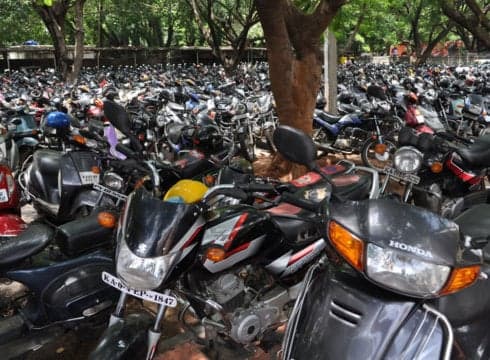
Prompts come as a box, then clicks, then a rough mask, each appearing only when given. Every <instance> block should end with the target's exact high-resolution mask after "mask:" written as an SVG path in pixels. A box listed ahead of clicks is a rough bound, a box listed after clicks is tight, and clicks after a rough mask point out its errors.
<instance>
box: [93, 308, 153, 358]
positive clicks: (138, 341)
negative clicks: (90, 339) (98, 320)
mask: <svg viewBox="0 0 490 360" xmlns="http://www.w3.org/2000/svg"><path fill="white" fill-rule="evenodd" d="M152 322H153V319H152V318H151V316H149V315H148V314H145V313H135V314H131V315H128V316H126V317H125V318H124V319H122V320H121V321H118V322H116V323H114V324H113V325H111V326H109V327H108V328H107V329H106V330H105V331H104V333H103V334H102V336H101V338H100V339H99V343H98V345H97V347H96V348H95V349H94V350H93V351H92V352H91V353H90V356H89V359H90V360H116V359H141V358H144V357H145V356H146V352H147V334H148V329H149V328H150V327H151V324H152Z"/></svg>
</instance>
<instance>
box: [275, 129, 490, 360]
mask: <svg viewBox="0 0 490 360" xmlns="http://www.w3.org/2000/svg"><path fill="white" fill-rule="evenodd" d="M299 142H301V143H303V144H305V145H306V144H307V143H308V142H309V143H310V144H311V141H310V140H309V139H308V137H307V136H304V137H302V138H298V139H297V140H296V143H299ZM309 146H310V147H312V146H313V144H311V145H309ZM307 147H308V146H307ZM304 154H311V152H307V151H303V153H302V154H300V153H292V154H291V156H290V157H289V159H290V160H293V161H295V162H299V163H302V164H305V165H308V164H311V160H312V159H309V158H306V157H305V156H304ZM489 218H490V205H488V204H480V205H478V206H476V207H473V208H470V209H469V210H467V211H465V212H464V213H463V214H461V215H460V216H458V217H457V218H456V219H455V220H454V222H453V221H451V220H448V219H445V218H442V217H440V216H439V215H437V214H434V213H432V212H429V211H427V210H425V209H422V208H418V207H414V206H411V205H408V204H404V203H400V202H397V201H394V200H392V199H388V198H380V199H374V200H373V199H370V200H365V201H349V202H338V201H335V199H334V198H333V199H332V201H331V202H330V206H329V212H328V218H327V217H326V218H325V219H328V220H326V222H325V226H324V229H325V230H326V234H325V238H326V239H328V241H327V242H328V246H327V249H326V255H325V256H324V258H323V259H322V260H321V261H320V262H318V264H317V265H316V266H313V267H311V268H310V270H309V272H308V274H307V275H306V277H305V281H304V283H303V287H302V289H301V290H300V294H299V296H298V299H297V301H296V304H295V308H294V309H293V312H292V315H291V317H290V319H289V322H288V328H287V331H286V335H285V339H284V343H283V359H309V360H311V359H360V358H362V359H449V358H450V357H451V355H454V356H456V357H458V358H459V357H462V358H472V359H488V358H489V356H490V346H489V345H490V344H489V339H488V322H489V320H490V301H489V300H490V283H489V282H488V281H478V280H486V279H487V278H488V273H489V271H490V266H489V263H490V246H489V245H488V240H489V239H488V234H489V233H490V232H489V229H490V227H489V226H490V223H489V222H488V219H489Z"/></svg>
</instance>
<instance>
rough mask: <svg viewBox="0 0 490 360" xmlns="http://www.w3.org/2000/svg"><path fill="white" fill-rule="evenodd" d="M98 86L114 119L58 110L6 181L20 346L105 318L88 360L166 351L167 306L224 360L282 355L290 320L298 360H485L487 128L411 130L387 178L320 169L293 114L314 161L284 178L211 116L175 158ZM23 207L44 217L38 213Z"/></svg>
mask: <svg viewBox="0 0 490 360" xmlns="http://www.w3.org/2000/svg"><path fill="white" fill-rule="evenodd" d="M104 80H105V79H102V81H104ZM374 90H375V91H373V90H371V91H370V94H375V95H376V94H377V91H379V89H374ZM100 93H101V95H102V96H104V100H103V101H97V102H96V104H95V105H96V107H97V108H98V109H99V110H100V112H99V114H100V116H99V117H98V119H89V120H88V121H86V123H84V122H83V121H79V122H77V120H76V119H75V117H74V116H70V115H68V114H67V113H66V112H65V111H66V109H61V108H60V109H59V110H61V111H59V110H58V109H57V110H58V111H52V112H48V113H46V114H45V116H43V118H42V120H41V123H42V126H41V129H42V136H43V137H44V138H45V139H46V140H42V144H41V145H42V146H41V147H40V148H38V149H36V151H35V152H34V153H33V154H32V155H28V156H26V158H25V160H24V161H23V162H22V165H21V166H20V167H18V168H16V167H15V166H14V165H12V167H10V169H7V170H6V172H5V175H4V176H2V178H1V181H0V187H1V189H0V200H1V199H6V200H5V201H0V205H2V206H3V205H4V204H6V205H5V207H3V209H2V212H1V215H0V216H1V217H2V226H3V224H4V223H5V224H7V226H6V227H5V228H2V230H3V231H4V232H2V237H1V246H0V253H2V254H1V256H0V262H1V263H0V267H1V269H2V270H1V271H2V272H3V273H4V274H3V276H2V277H3V278H5V279H8V280H5V283H6V284H9V283H10V282H12V281H14V282H17V283H21V284H23V285H24V288H23V291H22V293H21V294H16V296H14V297H9V298H8V299H5V300H4V303H3V304H2V313H3V319H2V320H1V322H0V333H1V334H2V336H0V349H1V351H2V354H4V356H5V357H6V358H17V357H22V356H23V355H24V354H26V353H28V352H30V351H34V350H37V349H38V348H39V347H41V346H42V345H44V344H46V343H48V342H50V341H52V340H53V339H56V338H58V337H59V336H60V335H61V334H63V333H65V332H66V331H67V330H68V329H83V330H85V329H92V328H95V327H99V326H101V325H102V326H105V324H106V323H107V322H108V326H107V329H106V331H105V332H104V333H103V335H102V337H101V338H100V339H99V342H98V345H97V346H96V348H95V349H94V350H93V352H92V353H91V355H90V358H92V359H114V358H125V359H129V358H143V357H145V358H147V359H151V358H152V357H154V355H155V353H156V352H157V349H158V343H159V340H160V338H161V337H162V332H163V330H164V326H162V324H163V323H164V321H165V318H166V314H167V313H168V311H169V308H175V311H176V312H177V313H178V315H179V316H178V318H179V320H180V322H181V324H182V326H183V328H184V329H185V330H186V332H187V333H189V334H192V338H193V339H194V340H195V341H196V342H198V343H200V344H202V345H204V349H205V351H212V350H214V351H215V353H216V352H217V353H218V354H219V353H221V352H222V351H223V349H225V348H226V349H230V348H232V349H240V352H239V355H236V356H241V357H247V356H250V354H251V353H253V351H254V350H255V349H256V347H257V346H261V347H263V348H264V349H265V350H266V351H267V350H270V347H271V346H272V344H274V343H277V339H278V333H277V329H278V328H279V327H280V326H281V325H284V324H285V323H287V329H286V333H285V335H284V340H283V346H282V355H281V356H282V357H283V358H285V359H306V358H308V357H313V358H318V359H325V358H359V357H363V358H373V359H377V358H380V359H381V358H396V359H399V358H402V359H403V358H407V359H408V358H410V359H414V358H416V359H419V358H420V359H426V358H427V359H433V358H450V356H461V357H471V358H481V359H486V358H488V357H489V354H490V348H489V346H488V345H489V344H488V331H487V323H488V320H489V317H490V312H489V311H488V310H489V309H488V306H489V305H488V304H490V301H488V300H490V299H488V296H487V294H489V291H488V289H487V288H486V287H488V283H487V281H486V278H487V274H488V271H489V267H488V261H489V260H490V255H489V254H490V252H489V251H490V250H489V248H490V247H489V246H488V241H489V238H488V234H489V233H490V232H489V231H488V225H490V224H488V218H489V216H488V215H490V205H489V204H488V199H489V197H488V194H487V191H486V190H485V185H484V179H485V178H486V177H487V173H486V169H487V168H488V167H489V166H490V154H489V153H488V152H489V151H490V150H489V149H490V146H489V145H490V142H489V140H488V136H485V135H484V136H481V137H478V138H476V139H474V140H473V141H472V142H469V143H462V142H461V140H460V137H461V136H459V135H457V134H453V133H451V132H440V133H432V134H429V133H420V132H417V130H415V129H413V128H404V127H402V126H400V127H399V128H398V129H397V134H396V137H393V140H392V141H393V143H394V145H395V146H396V150H395V151H394V152H393V154H392V163H390V164H392V165H391V166H386V165H385V166H384V167H383V177H380V172H378V171H377V170H375V169H373V168H371V167H360V166H355V165H354V164H353V163H350V162H348V161H341V162H339V163H337V164H336V165H332V166H327V167H323V168H319V167H318V165H317V163H316V161H315V160H316V158H317V157H318V154H319V152H321V151H324V148H322V147H320V146H318V147H317V146H316V145H315V143H314V142H313V141H312V139H311V138H310V137H309V136H308V135H306V134H304V133H302V132H300V131H298V130H296V129H293V128H289V127H285V126H279V127H277V128H276V129H275V131H274V132H273V133H272V134H273V135H272V134H271V136H269V139H268V141H269V142H270V144H271V145H270V148H271V149H272V148H273V149H275V150H277V151H278V152H280V153H281V155H282V156H284V157H285V158H286V159H288V160H290V161H292V162H296V163H299V164H302V165H304V166H306V167H307V168H308V169H309V172H308V173H307V174H306V175H304V176H302V177H300V178H298V179H294V180H292V181H291V182H287V183H284V182H280V181H277V180H274V179H269V178H261V177H257V176H254V174H253V171H252V168H251V166H250V163H249V162H248V161H247V159H246V158H247V155H246V151H244V150H246V148H247V147H246V146H243V145H242V144H241V143H240V141H239V140H238V139H236V138H234V139H228V138H227V135H225V133H224V129H223V128H220V127H219V126H216V125H215V124H214V123H211V122H210V121H209V120H210V119H207V118H206V119H205V120H207V121H201V122H199V123H196V124H195V127H194V129H193V132H192V133H190V134H189V136H190V138H191V139H192V141H190V143H191V144H189V145H188V147H187V148H185V149H183V150H182V149H179V151H175V150H174V154H173V155H172V157H165V156H162V155H163V152H161V151H158V150H154V151H153V149H155V148H154V147H153V148H152V147H148V146H147V144H145V142H148V139H147V138H143V137H140V136H139V133H138V131H137V128H136V127H135V126H136V124H138V123H137V122H135V121H133V119H134V118H135V117H134V116H132V114H131V109H132V108H131V106H128V105H129V104H124V102H123V101H116V95H117V94H116V91H114V87H112V86H103V87H102V88H101V91H100ZM370 96H371V95H370ZM120 97H121V96H120ZM174 99H175V97H174ZM121 103H123V104H124V105H126V106H122V105H121ZM175 103H176V102H175ZM175 103H173V104H175ZM167 104H168V103H167ZM173 106H174V107H175V105H173ZM63 110H65V111H63ZM205 114H206V116H207V117H209V112H208V110H207V109H206V111H205ZM233 116H236V115H233ZM149 118H151V116H150V117H149ZM98 120H100V121H98ZM200 120H203V117H201V119H200ZM12 125H16V124H15V123H14V124H12ZM377 127H379V128H381V126H380V125H379V124H378V125H377ZM210 129H212V130H210ZM232 132H234V133H236V132H237V131H232ZM14 133H15V129H14V127H13V126H10V128H9V127H8V125H7V126H6V129H5V131H4V135H3V137H2V138H3V139H4V143H5V149H7V150H6V151H5V152H4V154H5V155H6V156H5V158H6V159H9V161H10V164H13V162H12V161H11V160H10V159H13V156H12V157H11V156H10V155H11V154H15V153H16V151H15V150H12V148H15V147H16V141H15V138H14V137H15V136H14V135H13V134H14ZM31 135H32V134H31ZM9 144H10V145H9ZM291 144H295V146H294V147H293V146H291ZM378 148H379V146H378ZM378 150H379V149H378ZM378 152H379V153H381V151H378ZM175 155H177V156H175ZM439 168H440V171H438V169H439ZM2 170H3V168H2ZM429 172H430V173H429ZM434 174H437V175H434ZM469 174H472V176H471V177H469ZM391 183H401V185H402V186H403V188H404V191H403V192H401V193H400V192H399V191H397V192H395V191H392V190H391V189H390V187H389V184H391ZM434 184H435V185H434ZM436 185H437V186H439V188H440V189H441V190H440V191H439V192H438V191H437V188H436ZM455 187H456V188H457V189H458V191H459V192H456V191H455V190H454V188H455ZM19 188H20V190H22V191H19ZM434 198H435V199H437V200H439V203H437V206H433V205H432V204H433V203H432V202H431V200H433V199H434ZM421 199H422V200H421ZM427 199H429V200H427ZM20 200H22V201H23V202H25V201H29V202H31V203H32V204H33V205H34V207H35V208H36V210H37V212H38V214H39V215H40V217H39V219H37V220H36V221H34V222H31V223H30V224H25V223H24V222H23V220H22V219H21V218H20V216H19V214H20V208H19V201H20ZM424 201H425V203H424ZM427 204H429V205H427ZM9 205H10V206H9ZM414 205H418V206H414ZM4 219H5V221H3V220H4ZM130 298H133V299H134V298H136V299H140V300H143V301H144V302H150V303H155V304H157V310H156V312H150V311H148V310H147V309H146V310H145V308H144V307H143V308H141V310H140V309H138V311H135V309H134V308H132V307H131V302H130V301H129V300H130Z"/></svg>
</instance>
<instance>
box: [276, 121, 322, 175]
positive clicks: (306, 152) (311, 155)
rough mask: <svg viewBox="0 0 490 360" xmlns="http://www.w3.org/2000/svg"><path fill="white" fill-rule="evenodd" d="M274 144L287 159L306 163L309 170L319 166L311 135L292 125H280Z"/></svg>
mask: <svg viewBox="0 0 490 360" xmlns="http://www.w3.org/2000/svg"><path fill="white" fill-rule="evenodd" d="M273 141H274V145H275V146H276V148H277V151H279V153H280V154H281V155H282V156H284V157H285V158H286V160H289V161H292V162H294V163H297V164H300V165H304V166H306V167H307V168H308V169H309V170H312V169H315V168H316V167H317V165H316V162H315V159H316V146H315V144H314V143H313V140H312V139H311V137H310V136H309V135H307V134H305V133H304V132H303V131H301V130H298V129H295V128H293V127H290V126H284V125H281V126H279V127H278V128H277V129H276V130H275V131H274V136H273Z"/></svg>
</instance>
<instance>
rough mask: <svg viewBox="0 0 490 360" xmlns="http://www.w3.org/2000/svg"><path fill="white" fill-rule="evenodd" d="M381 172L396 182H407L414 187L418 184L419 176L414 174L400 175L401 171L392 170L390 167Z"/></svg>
mask: <svg viewBox="0 0 490 360" xmlns="http://www.w3.org/2000/svg"><path fill="white" fill-rule="evenodd" d="M383 171H384V172H385V174H386V175H389V176H391V177H394V178H396V179H398V180H402V181H407V182H410V183H412V184H415V185H417V184H418V183H419V182H420V177H419V176H417V175H414V174H406V173H402V172H401V171H398V170H397V169H394V168H392V167H385V168H384V170H383Z"/></svg>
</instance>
